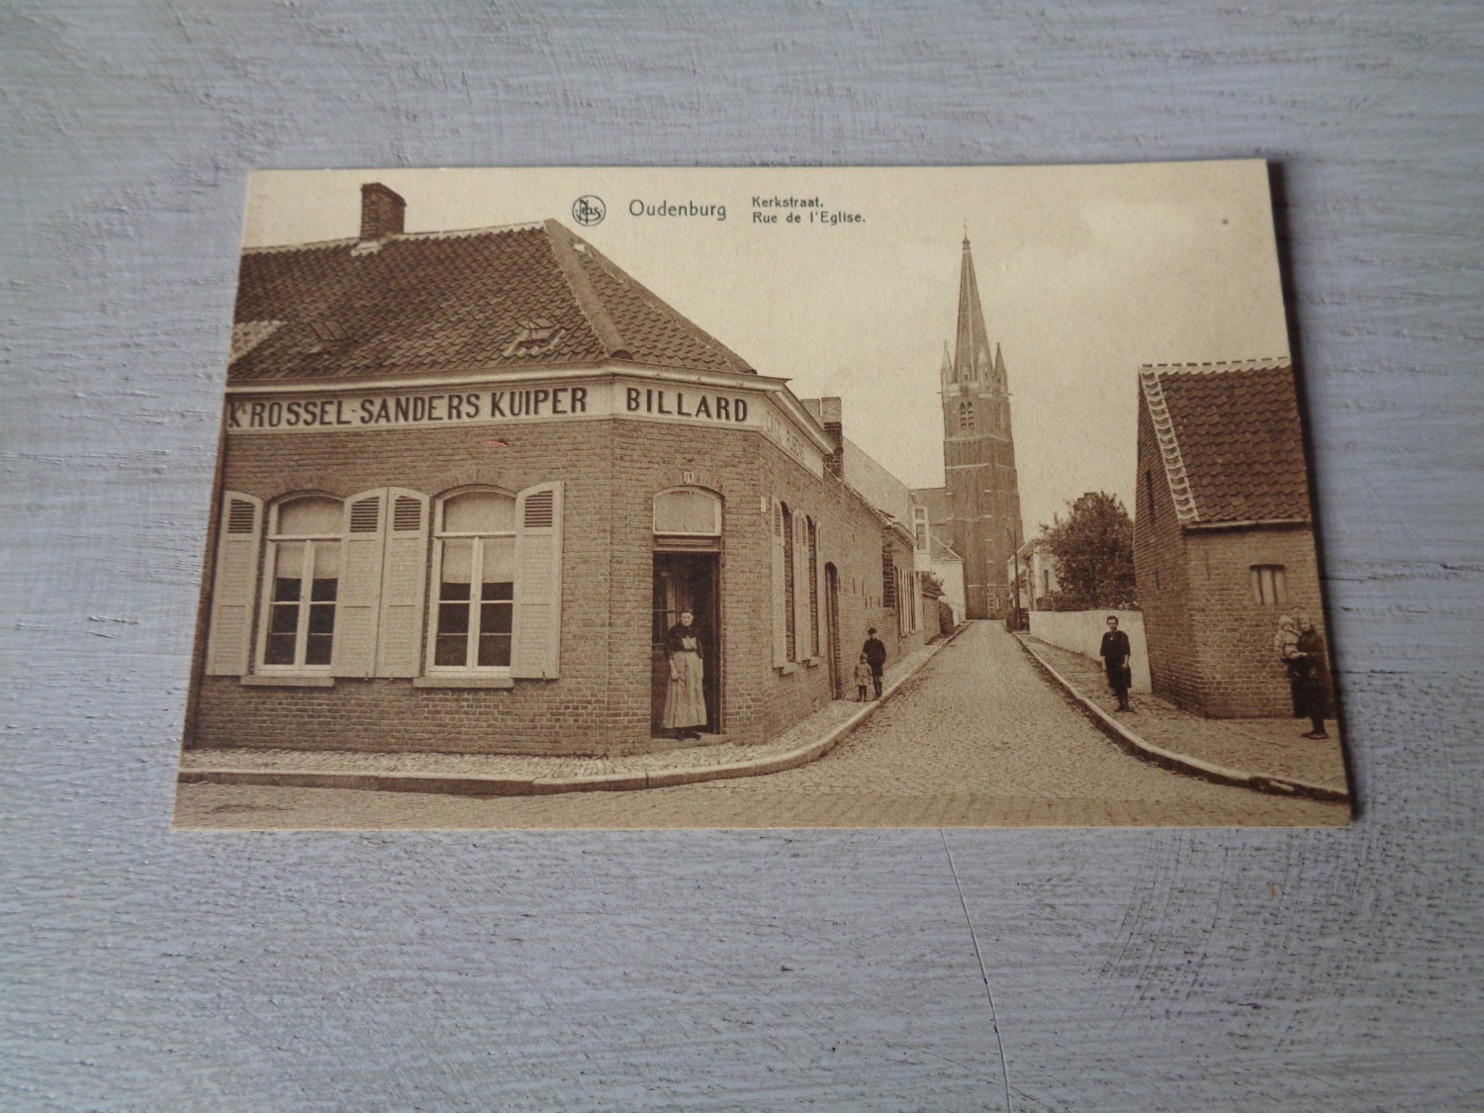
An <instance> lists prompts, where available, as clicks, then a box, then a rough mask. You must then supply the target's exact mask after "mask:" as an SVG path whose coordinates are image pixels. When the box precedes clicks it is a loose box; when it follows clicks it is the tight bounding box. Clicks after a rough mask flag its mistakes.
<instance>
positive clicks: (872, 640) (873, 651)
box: [861, 628, 886, 698]
mask: <svg viewBox="0 0 1484 1117" xmlns="http://www.w3.org/2000/svg"><path fill="white" fill-rule="evenodd" d="M861 654H862V655H864V656H865V657H866V662H867V663H869V664H870V665H871V685H872V686H873V687H874V688H875V690H876V697H877V698H880V697H881V673H882V672H883V671H884V670H886V645H885V644H883V643H882V642H881V641H880V640H878V639H876V630H875V629H874V628H870V629H867V630H866V642H865V643H864V644H862V645H861Z"/></svg>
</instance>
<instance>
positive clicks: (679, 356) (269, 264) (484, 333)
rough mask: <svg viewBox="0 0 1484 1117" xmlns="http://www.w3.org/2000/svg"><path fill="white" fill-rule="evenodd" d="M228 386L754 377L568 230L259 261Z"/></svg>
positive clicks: (273, 252) (253, 252)
mask: <svg viewBox="0 0 1484 1117" xmlns="http://www.w3.org/2000/svg"><path fill="white" fill-rule="evenodd" d="M234 335H235V337H234V340H236V341H237V345H236V346H235V347H234V358H235V359H234V360H233V361H232V364H231V367H230V371H229V373H228V379H229V380H230V381H232V382H242V381H265V380H266V381H276V380H301V379H357V380H360V379H372V380H374V379H377V378H392V377H405V376H418V375H436V374H438V373H441V372H450V371H455V370H468V369H497V370H502V369H509V370H512V371H514V370H522V369H539V368H545V367H551V366H564V365H572V364H583V363H592V362H597V361H601V360H604V359H605V358H610V357H612V358H621V359H628V360H633V361H635V362H637V363H640V364H647V365H653V366H659V367H665V368H679V369H687V370H695V371H701V372H724V373H727V372H729V373H747V372H752V371H753V369H752V368H751V366H750V365H749V364H748V363H747V362H746V361H744V360H743V359H742V358H740V357H738V356H737V355H736V354H735V353H733V352H732V351H731V350H730V349H728V348H727V347H726V346H724V345H722V344H721V343H720V342H719V341H717V340H716V339H715V338H713V337H711V336H710V335H709V334H707V333H706V332H705V331H703V330H701V329H700V328H698V327H697V326H695V325H694V324H693V323H691V322H690V321H688V320H687V319H686V318H684V317H683V316H682V315H681V314H680V313H679V312H677V311H675V310H674V309H672V308H671V307H669V306H667V305H666V304H665V303H664V302H663V301H662V300H660V299H659V298H658V297H657V296H656V295H654V294H652V293H651V292H650V291H648V290H646V289H645V288H644V287H643V286H642V285H640V284H639V283H638V282H637V281H635V280H634V279H632V278H631V277H629V276H628V275H627V274H625V273H624V271H623V270H622V269H621V268H619V267H618V266H617V265H615V264H613V263H612V262H611V261H609V260H608V259H607V258H606V257H604V256H603V255H602V254H601V253H599V252H598V251H597V250H596V249H594V248H593V247H592V246H591V245H589V244H587V243H586V242H585V241H582V240H581V239H579V238H578V237H577V236H575V235H574V234H573V233H572V232H571V231H569V230H568V229H566V228H564V227H563V226H562V225H561V224H559V223H558V222H556V221H547V222H545V223H543V224H539V225H520V226H508V227H504V228H496V229H474V230H468V231H464V232H454V233H405V234H396V235H393V236H390V237H387V238H386V239H385V240H382V241H380V242H378V243H375V244H371V245H366V244H360V243H358V242H357V241H355V240H343V241H329V242H321V243H318V244H306V245H292V246H287V247H284V248H267V249H249V250H247V251H246V252H244V253H243V255H242V269H241V274H240V277H239V282H238V289H237V313H236V329H235V331H234Z"/></svg>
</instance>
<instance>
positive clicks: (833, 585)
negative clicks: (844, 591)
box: [824, 562, 845, 698]
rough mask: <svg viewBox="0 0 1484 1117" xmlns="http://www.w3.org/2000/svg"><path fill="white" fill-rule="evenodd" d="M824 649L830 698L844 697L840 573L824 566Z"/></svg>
mask: <svg viewBox="0 0 1484 1117" xmlns="http://www.w3.org/2000/svg"><path fill="white" fill-rule="evenodd" d="M824 647H825V655H827V656H828V657H829V664H830V696H831V697H833V698H844V697H845V666H844V664H843V663H841V662H840V572H839V571H838V570H836V569H835V564H834V563H832V562H827V563H825V564H824Z"/></svg>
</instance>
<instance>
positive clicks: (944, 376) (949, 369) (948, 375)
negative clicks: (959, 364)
mask: <svg viewBox="0 0 1484 1117" xmlns="http://www.w3.org/2000/svg"><path fill="white" fill-rule="evenodd" d="M938 376H939V378H940V379H941V380H942V382H943V390H944V391H945V392H946V391H948V386H949V385H950V384H952V383H953V357H952V356H951V355H950V354H949V352H948V343H947V342H946V341H945V342H944V343H943V367H942V368H941V369H939V370H938Z"/></svg>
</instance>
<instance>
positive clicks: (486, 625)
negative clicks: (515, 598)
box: [479, 605, 512, 636]
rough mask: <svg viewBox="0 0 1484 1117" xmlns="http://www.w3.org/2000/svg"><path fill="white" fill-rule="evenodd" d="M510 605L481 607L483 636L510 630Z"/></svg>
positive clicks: (480, 617)
mask: <svg viewBox="0 0 1484 1117" xmlns="http://www.w3.org/2000/svg"><path fill="white" fill-rule="evenodd" d="M511 608H512V607H511V606H509V605H482V606H480V609H479V634H480V635H481V636H485V635H488V634H490V633H494V632H506V633H508V632H509V631H510V613H511Z"/></svg>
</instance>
